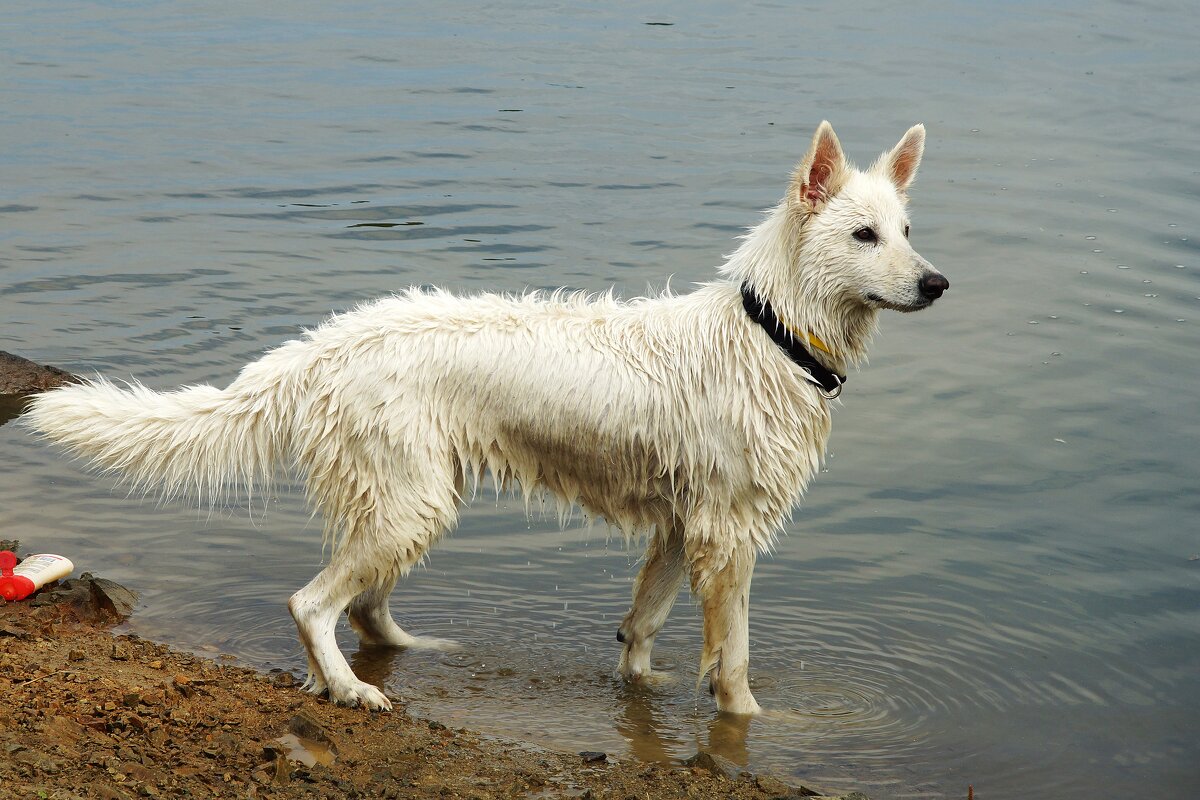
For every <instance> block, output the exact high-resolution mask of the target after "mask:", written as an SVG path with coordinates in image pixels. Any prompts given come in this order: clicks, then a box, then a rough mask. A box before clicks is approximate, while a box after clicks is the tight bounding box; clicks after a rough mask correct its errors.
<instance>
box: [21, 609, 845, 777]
mask: <svg viewBox="0 0 1200 800" xmlns="http://www.w3.org/2000/svg"><path fill="white" fill-rule="evenodd" d="M81 616H84V617H91V616H93V614H92V613H91V612H88V613H84V614H81V613H80V612H79V611H78V610H77V609H76V607H75V606H73V605H71V604H69V603H58V604H52V605H45V606H41V607H34V606H33V605H32V604H31V603H30V602H28V601H25V602H18V603H8V604H0V698H3V702H2V703H0V784H2V785H3V786H4V789H5V794H6V796H8V797H12V798H103V799H104V800H114V799H115V798H134V797H271V798H298V797H347V798H358V797H362V798H367V797H382V798H430V797H451V798H472V799H475V800H489V799H490V798H613V800H626V798H638V800H646V799H647V798H650V799H654V798H684V797H686V798H696V800H708V799H709V798H712V799H713V800H715V798H745V799H746V800H768V799H769V798H782V797H814V796H819V792H817V791H815V790H813V789H809V788H805V787H797V786H789V785H787V784H786V783H784V782H783V781H781V780H778V779H776V778H773V777H771V776H766V775H752V774H750V773H746V772H739V771H738V768H737V767H736V766H734V765H732V764H731V763H729V762H726V761H724V760H722V759H720V758H714V757H711V756H708V755H707V754H699V758H697V759H694V763H693V764H692V765H688V764H684V763H680V764H678V765H660V764H646V763H641V762H636V761H624V760H616V759H613V758H612V757H610V756H608V755H606V754H600V753H584V754H580V753H564V752H554V751H552V750H547V749H544V748H539V747H536V746H534V745H530V744H528V743H523V742H516V741H509V740H504V739H501V738H497V737H490V736H482V735H480V734H477V733H472V732H470V731H467V730H455V729H450V728H447V727H446V726H444V725H442V724H440V723H438V722H437V721H435V720H422V719H416V718H413V717H411V716H409V715H408V713H407V712H406V710H405V705H404V702H403V700H402V699H399V700H397V701H396V708H395V710H394V711H392V712H390V713H369V712H366V711H361V710H356V709H347V708H341V707H338V706H334V705H332V704H330V703H329V702H327V701H326V700H324V699H321V698H317V697H313V696H311V695H309V694H307V693H305V692H302V691H300V689H299V688H298V686H297V685H296V679H295V677H294V676H292V675H290V674H288V673H284V674H282V675H273V676H272V675H265V674H262V673H258V672H254V671H253V670H249V669H246V668H243V667H239V666H234V665H230V664H222V663H217V662H216V661H212V660H208V659H204V658H200V657H197V656H194V655H190V654H186V653H179V652H175V651H172V650H170V649H169V648H168V647H166V646H165V645H161V644H157V643H154V642H149V641H146V640H143V639H139V638H138V637H136V636H129V635H120V634H116V635H114V634H113V632H112V631H111V630H110V629H109V627H108V625H107V624H105V623H104V622H97V621H96V620H90V621H85V620H82V619H80V617H81ZM108 621H109V622H111V621H112V620H111V618H108ZM847 797H848V798H855V800H865V797H864V796H863V795H861V794H857V793H856V794H853V795H849V796H847Z"/></svg>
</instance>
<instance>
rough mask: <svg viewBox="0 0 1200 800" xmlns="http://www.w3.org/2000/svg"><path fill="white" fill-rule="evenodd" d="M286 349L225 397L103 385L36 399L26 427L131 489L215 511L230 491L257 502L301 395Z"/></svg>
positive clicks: (207, 389) (204, 391) (200, 390)
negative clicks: (210, 505)
mask: <svg viewBox="0 0 1200 800" xmlns="http://www.w3.org/2000/svg"><path fill="white" fill-rule="evenodd" d="M294 344H297V345H299V344H300V343H299V342H296V343H294ZM289 349H292V350H294V349H295V348H289V347H288V346H286V345H285V346H284V347H282V348H279V349H278V350H276V351H274V352H273V353H271V354H269V355H267V356H266V357H265V358H263V359H262V360H260V361H257V362H255V363H254V364H251V365H249V366H248V367H246V368H245V369H244V370H243V371H242V374H241V375H240V376H239V377H238V379H237V380H236V381H234V382H233V384H231V385H230V386H229V388H227V389H217V388H214V387H212V386H206V385H200V386H185V387H183V388H182V389H178V390H176V391H173V392H162V393H160V392H155V391H152V390H150V389H147V388H146V387H145V386H142V385H141V384H138V383H131V384H127V385H126V386H124V387H121V386H117V385H115V384H113V383H111V382H110V381H107V380H104V379H102V378H100V379H96V380H93V381H90V382H85V383H81V384H74V385H68V386H64V387H62V388H59V389H55V390H53V391H49V392H45V393H44V394H40V395H37V396H36V397H34V398H33V399H32V400H31V401H30V404H29V407H28V409H27V411H26V413H25V415H24V417H23V420H22V421H23V422H24V423H25V424H26V425H28V426H29V427H31V428H33V429H35V430H37V431H39V432H41V433H42V434H43V435H45V436H46V437H47V438H49V439H51V440H53V441H55V442H58V443H59V444H62V445H64V446H65V447H66V448H67V449H68V450H69V451H70V452H71V453H73V454H74V455H76V456H77V457H79V458H82V459H84V460H86V461H88V462H89V463H90V464H91V465H93V466H95V467H96V468H97V469H99V470H101V471H102V472H105V473H113V474H115V475H117V476H118V478H120V479H121V480H122V481H123V482H126V483H128V484H130V485H131V486H132V488H133V489H134V490H140V491H144V492H149V491H152V490H154V489H155V488H158V489H160V490H161V491H162V493H163V495H164V496H172V495H176V494H180V493H194V494H197V495H199V496H200V497H201V498H202V499H205V500H208V501H210V502H214V503H215V502H218V501H220V500H221V499H222V498H223V497H224V495H225V493H226V492H227V491H228V490H229V489H230V488H237V489H241V490H243V491H245V492H246V494H247V496H248V497H253V496H254V495H255V494H257V493H260V492H264V491H266V490H267V488H268V486H269V484H270V482H271V479H272V477H273V476H274V474H275V468H276V465H278V464H280V463H281V462H283V461H284V459H285V458H287V457H288V456H289V455H290V449H291V448H290V441H291V421H292V420H293V419H294V416H293V414H292V413H291V412H294V408H289V407H288V406H294V405H296V404H297V403H298V401H299V398H300V394H301V391H299V390H300V389H301V387H299V386H298V385H297V384H298V382H299V380H300V379H299V377H298V375H299V374H300V371H298V370H296V369H294V364H293V363H292V362H293V360H294V359H292V358H289V357H288V356H289V355H291V354H289V353H287V352H286V351H288V350H289Z"/></svg>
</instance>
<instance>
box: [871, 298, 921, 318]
mask: <svg viewBox="0 0 1200 800" xmlns="http://www.w3.org/2000/svg"><path fill="white" fill-rule="evenodd" d="M867 300H868V301H869V302H870V303H871V305H873V306H875V307H876V308H882V309H887V310H888V311H899V312H900V313H901V314H908V313H911V312H913V311H920V310H921V309H923V308H929V307H930V306H931V305H933V300H931V299H930V298H928V297H921V298H918V299H917V300H915V301H913V302H911V303H896V302H894V301H892V300H886V299H884V298H882V297H880V296H879V295H877V294H874V293H869V294H867Z"/></svg>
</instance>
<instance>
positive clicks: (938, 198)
mask: <svg viewBox="0 0 1200 800" xmlns="http://www.w3.org/2000/svg"><path fill="white" fill-rule="evenodd" d="M667 23H670V24H667ZM0 36H2V37H3V40H4V43H5V45H4V48H3V51H2V55H0V91H2V92H3V95H4V113H3V115H0V174H2V175H3V176H4V177H3V197H2V198H0V287H2V289H0V291H2V295H0V349H4V350H10V351H14V352H17V353H21V354H23V355H25V356H28V357H30V358H33V359H35V360H38V361H42V362H46V363H53V364H57V365H60V366H63V367H66V368H69V369H72V370H76V371H79V372H84V373H88V372H100V373H103V374H105V375H109V376H113V377H122V376H132V375H136V376H137V377H139V378H140V379H142V380H144V381H146V382H147V383H149V384H150V385H152V386H156V387H161V388H166V387H173V386H176V385H178V384H181V383H187V382H197V381H205V382H213V383H217V384H221V385H224V384H225V383H226V382H228V381H229V380H230V379H231V378H232V377H233V376H234V374H235V373H236V371H237V370H238V368H239V367H240V366H241V365H242V364H243V363H245V362H246V361H248V360H251V359H253V358H255V357H256V355H257V354H259V353H261V352H262V351H263V350H264V349H265V348H267V347H270V346H272V345H274V344H277V343H279V342H282V341H283V340H285V339H287V338H290V337H293V336H295V335H296V334H297V332H298V331H299V330H300V329H301V327H302V326H306V325H313V324H315V323H316V322H318V321H319V320H320V319H321V318H322V317H323V316H324V315H325V314H326V313H327V312H329V311H331V310H334V309H345V308H348V307H350V306H352V305H354V304H355V303H356V302H358V301H360V300H363V299H366V298H371V297H376V296H379V295H381V294H385V293H387V292H390V291H393V290H397V289H400V288H403V287H405V286H408V285H410V284H438V285H441V286H445V287H449V288H452V289H455V290H460V291H476V290H481V289H485V288H495V289H505V290H522V289H525V288H527V287H556V286H560V285H566V286H572V287H581V288H585V289H590V290H600V289H605V288H607V287H609V286H612V285H615V286H616V287H617V288H618V290H619V291H620V292H621V293H622V294H624V295H626V296H629V295H636V294H641V293H644V292H645V291H647V288H648V287H650V288H652V289H655V288H661V287H663V286H664V285H665V284H666V282H667V280H668V278H670V280H671V284H672V286H673V287H675V288H676V289H679V290H682V289H686V287H687V286H688V285H689V284H691V283H693V282H695V281H700V280H705V279H708V278H710V277H712V275H713V267H714V266H715V265H717V264H718V263H720V261H721V256H722V254H723V253H726V252H729V251H730V250H732V248H733V246H734V245H733V237H735V236H736V235H737V234H738V233H739V232H740V230H741V228H742V227H744V226H746V225H750V224H752V223H754V222H755V221H756V220H757V219H758V210H759V209H762V208H765V207H767V206H769V205H771V204H773V203H774V202H775V201H776V200H777V199H778V198H779V197H780V196H781V195H782V192H783V189H784V186H785V183H786V176H787V174H788V173H789V171H790V169H791V167H792V165H793V164H794V162H795V161H796V160H797V159H799V157H800V156H801V155H802V154H803V151H804V149H805V147H806V145H807V143H808V141H809V138H810V137H811V134H812V131H813V129H814V128H815V126H816V125H817V123H818V122H819V121H820V120H821V119H823V118H828V119H830V120H831V121H832V122H833V123H834V126H835V128H836V129H837V130H838V132H839V134H840V136H841V139H842V142H843V144H844V145H845V146H846V148H847V150H848V152H849V153H850V154H851V156H852V157H854V158H855V159H856V160H857V161H858V162H859V163H866V162H869V161H870V160H871V159H872V158H873V157H874V156H875V155H877V154H878V153H879V152H880V151H881V150H883V149H884V148H885V147H890V146H891V145H892V144H894V143H895V141H896V140H897V139H898V138H899V136H900V135H901V134H902V133H903V131H904V130H905V129H906V128H907V127H908V126H909V125H911V124H912V123H914V122H917V121H923V122H924V123H925V124H926V125H927V126H928V129H929V144H928V148H927V150H926V157H925V164H924V166H923V168H922V171H921V174H920V176H919V179H918V183H917V186H916V188H915V190H914V192H913V206H912V211H913V235H912V238H913V241H914V244H915V245H916V247H917V249H918V250H920V251H921V252H922V254H923V255H925V256H926V257H927V258H928V259H929V260H930V261H932V262H933V263H934V264H935V265H937V266H938V267H939V268H941V269H942V270H943V271H944V272H945V273H946V274H947V276H948V277H949V278H950V281H951V284H952V288H951V289H950V291H949V292H948V294H947V296H946V297H945V299H943V300H942V301H941V302H940V303H939V304H938V305H937V306H936V307H935V308H934V309H932V310H931V311H927V312H924V313H921V314H917V315H912V316H905V317H900V316H896V315H891V316H888V317H887V318H885V320H884V325H883V330H882V333H881V335H880V336H879V338H878V340H877V343H876V345H875V347H874V349H873V351H872V363H871V365H870V366H869V367H868V368H866V369H864V370H863V371H862V372H861V373H860V374H856V375H854V376H853V377H852V379H851V381H850V384H849V386H848V387H847V390H846V392H845V394H844V395H843V404H842V407H841V408H840V410H838V411H837V413H836V415H835V422H834V433H833V438H832V443H831V448H830V449H831V452H830V453H829V460H828V465H827V469H826V471H825V472H824V474H822V475H821V476H820V479H819V480H818V481H817V482H816V483H815V484H814V485H813V486H812V487H810V490H809V493H808V497H807V500H806V502H805V504H804V506H803V507H802V509H801V510H800V511H799V512H798V513H797V515H796V517H795V521H794V522H793V523H792V524H791V525H790V526H789V534H790V535H789V536H788V537H787V538H786V539H784V540H783V541H782V542H781V543H780V546H779V549H778V552H777V553H776V554H775V555H774V556H773V557H771V558H765V559H763V560H761V561H760V563H759V567H758V570H757V573H756V575H755V580H754V602H753V606H752V616H751V639H752V661H751V668H752V672H753V675H754V686H755V691H756V694H757V696H758V699H759V700H760V702H762V703H763V705H764V706H765V707H767V708H769V709H771V711H770V713H768V714H766V715H764V716H763V717H761V718H756V719H754V720H753V721H751V722H749V723H748V724H746V725H741V726H739V725H738V724H736V723H733V722H731V721H729V720H726V719H722V718H719V717H717V716H716V715H715V714H714V713H713V710H712V705H711V703H710V701H709V700H708V698H707V697H697V696H696V693H695V691H694V684H695V669H696V663H697V657H698V651H699V620H698V614H697V611H696V609H695V607H694V606H692V605H691V604H690V603H688V602H686V600H685V601H684V602H681V603H680V604H679V605H678V606H677V607H676V610H675V612H674V614H673V617H672V619H671V621H670V622H669V623H668V627H667V628H666V630H665V631H664V634H663V635H662V637H661V639H660V642H661V643H660V645H659V648H658V650H657V651H656V652H657V657H658V661H659V667H660V668H661V669H663V670H664V671H665V672H667V673H668V674H669V676H670V677H671V679H670V680H668V681H666V682H664V683H663V684H662V685H660V686H656V687H653V688H651V689H645V690H631V689H627V688H625V687H623V686H622V685H621V683H620V682H619V681H617V680H616V679H615V678H614V676H613V668H614V667H615V664H616V659H617V655H618V645H617V643H616V642H615V641H614V638H613V635H614V632H615V629H616V625H617V623H618V621H619V620H620V618H621V616H622V615H623V613H624V611H625V608H626V605H627V603H628V599H629V593H630V588H631V581H632V578H633V575H634V574H635V572H636V569H637V556H638V552H637V550H636V549H627V548H626V547H625V546H624V544H623V543H622V542H621V541H619V540H616V539H614V540H611V541H610V540H609V539H608V538H607V537H606V534H605V531H604V530H603V528H601V527H597V528H593V529H591V530H580V529H578V528H570V529H568V530H566V531H562V532H560V531H559V530H558V527H557V525H556V524H555V523H554V521H553V520H533V521H527V520H526V519H525V517H524V514H523V511H522V505H521V503H519V502H511V501H509V500H508V499H506V498H499V499H496V498H494V497H492V496H490V495H489V496H485V497H483V498H481V499H480V500H479V501H477V502H476V504H475V505H474V506H473V507H472V508H471V509H470V510H469V511H468V512H467V513H465V515H464V517H463V520H462V526H461V528H460V530H458V531H457V532H456V533H455V534H454V536H452V537H451V538H449V539H448V540H446V541H445V543H444V544H443V545H442V546H441V547H440V548H439V549H437V550H436V551H435V552H434V554H433V557H432V559H431V560H430V562H429V564H428V566H427V567H426V568H424V569H421V570H419V571H418V572H416V573H414V575H413V576H412V577H411V578H410V579H409V580H408V581H406V582H403V583H402V584H401V586H400V587H399V588H398V590H397V592H396V595H395V596H394V598H393V608H394V609H395V610H396V611H397V613H398V616H399V617H400V619H401V622H402V624H404V625H405V627H406V628H408V629H410V630H413V631H416V632H419V633H425V634H431V635H435V636H447V637H451V638H456V639H458V640H459V641H461V642H463V643H464V644H465V645H466V649H465V650H464V651H463V652H462V653H458V654H452V655H446V654H436V653H427V652H425V653H421V652H412V653H388V652H384V653H378V652H375V653H372V652H364V653H359V654H357V655H355V656H354V665H355V666H356V668H357V669H358V670H359V671H360V673H361V674H363V675H364V677H367V678H370V679H377V680H386V681H387V683H388V684H389V686H390V688H391V690H392V691H394V692H397V693H401V694H403V695H404V696H405V697H407V698H408V699H409V700H410V701H411V703H412V705H411V708H412V709H413V710H414V711H416V712H419V713H422V714H428V715H431V716H434V717H437V718H439V719H442V720H444V721H448V722H451V723H452V724H455V725H463V726H470V727H474V728H478V729H482V730H486V731H494V732H497V733H501V734H507V735H516V736H521V737H526V738H531V739H535V740H537V741H541V742H546V743H549V744H552V745H555V746H558V747H564V748H578V749H592V750H607V751H609V752H610V753H613V754H615V755H620V756H624V757H636V758H642V759H652V760H657V759H671V758H677V757H680V756H687V755H690V754H691V753H693V752H695V750H696V749H697V747H706V748H711V749H713V750H715V751H717V752H719V753H722V754H724V755H726V756H728V757H730V758H733V759H735V760H737V761H739V762H740V763H745V764H747V765H748V766H749V767H750V768H752V769H763V770H771V771H774V772H778V773H781V774H784V775H790V776H793V777H796V778H801V779H803V780H805V781H808V782H810V783H813V784H815V785H818V786H822V787H824V788H828V789H848V788H864V789H866V790H867V791H868V792H869V793H871V794H872V796H873V797H878V798H888V797H895V798H908V797H942V796H951V797H964V796H965V795H966V788H967V784H968V783H971V784H974V785H975V787H976V791H977V794H978V796H979V797H981V798H988V797H990V798H1004V797H1047V798H1048V797H1054V798H1094V797H1099V796H1114V797H1115V796H1122V795H1125V794H1129V795H1130V796H1133V795H1134V794H1137V795H1138V796H1149V797H1161V796H1175V795H1179V794H1182V793H1183V792H1186V791H1187V790H1189V789H1191V790H1195V789H1196V788H1197V787H1198V786H1200V681H1198V676H1200V559H1198V557H1197V556H1198V555H1200V533H1198V528H1197V519H1198V518H1200V514H1198V512H1200V499H1198V496H1197V493H1196V488H1197V487H1196V479H1197V475H1198V474H1200V469H1198V468H1200V413H1198V408H1197V399H1196V398H1197V375H1198V374H1200V364H1198V360H1200V359H1198V356H1197V353H1198V352H1200V348H1197V333H1198V331H1200V249H1198V248H1197V241H1198V240H1197V235H1198V234H1200V231H1197V216H1198V215H1197V210H1198V204H1197V198H1198V195H1200V192H1198V190H1197V186H1198V170H1200V158H1198V151H1197V141H1198V140H1197V133H1196V132H1197V130H1200V102H1197V89H1196V87H1197V86H1198V85H1200V61H1198V60H1197V59H1196V56H1195V43H1196V41H1197V38H1198V37H1200V14H1197V13H1196V10H1195V7H1194V5H1192V4H1189V3H1184V2H1116V1H1114V0H1100V2H1087V3H1084V2H1080V1H1079V0H1067V2H1065V3H1060V4H1053V5H1046V4H1044V3H1025V2H1010V3H994V4H984V3H979V4H956V3H950V2H941V1H939V0H934V2H931V3H925V4H915V7H909V4H896V3H880V2H872V3H857V4H849V5H847V4H839V3H829V2H814V3H806V4H803V6H799V5H793V4H787V3H773V4H772V3H758V4H751V5H744V6H735V5H734V4H728V3H705V2H701V3H683V2H674V3H672V2H668V3H662V4H658V5H656V6H655V7H654V8H653V9H648V8H644V7H643V6H641V5H639V4H632V3H619V2H618V3H606V4H601V5H597V4H577V5H570V4H568V5H562V4H541V3H505V4H481V5H478V6H476V5H473V4H469V3H462V2H457V0H451V1H450V2H445V3H434V4H421V5H419V6H417V5H414V6H411V7H406V6H404V5H403V4H386V3H376V4H363V3H354V2H348V3H316V2H298V3H293V4H289V6H288V9H287V10H286V11H283V10H282V9H280V8H276V7H275V6H268V5H250V4H230V3H207V4H206V3H195V2H174V3H169V4H163V3H127V4H107V3H104V4H69V3H64V4H45V3H32V2H27V1H26V0H16V2H15V4H14V3H11V2H10V3H9V7H8V11H7V12H6V14H5V19H4V21H3V22H0ZM0 448H2V452H3V459H2V462H3V463H2V466H0V534H3V535H5V536H17V537H19V538H21V539H23V540H25V541H26V542H27V544H28V545H29V546H30V547H33V548H36V549H44V550H50V551H57V552H62V553H64V554H67V555H69V556H71V557H72V558H73V559H75V560H76V563H77V564H78V565H79V567H80V569H83V570H92V571H95V572H98V573H100V574H103V575H106V576H108V577H111V578H114V579H117V580H120V581H123V582H127V583H129V584H131V585H133V586H135V587H137V588H138V589H140V590H142V592H143V605H142V606H141V608H140V609H139V611H138V612H137V614H136V615H135V616H134V618H133V620H132V621H131V622H130V623H129V627H130V628H132V629H133V630H135V631H137V632H139V633H141V634H143V635H146V636H150V637H153V638H156V639H159V640H164V641H168V642H171V643H173V644H176V645H180V646H182V647H185V648H191V649H194V650H198V651H201V652H217V651H219V652H223V653H228V654H232V655H235V656H237V657H238V659H240V661H241V662H243V663H247V664H252V665H256V666H260V667H263V668H283V669H294V670H300V671H302V665H303V659H302V654H301V649H300V646H299V644H298V643H297V640H296V638H295V634H294V629H293V626H292V624H291V621H290V619H289V617H288V615H287V612H286V609H285V605H284V604H285V601H286V598H287V597H288V595H289V594H290V593H291V592H292V591H294V590H295V589H296V588H297V587H299V586H300V585H302V584H303V583H304V582H305V581H307V580H308V578H309V577H311V575H312V574H313V573H314V572H315V571H316V569H317V568H318V565H319V562H320V559H321V546H320V523H319V522H315V521H310V520H309V518H308V515H307V513H306V511H305V508H304V506H303V503H302V501H301V500H300V498H299V495H298V493H297V492H296V490H295V487H287V486H285V487H283V488H282V490H281V491H280V492H279V496H278V497H277V498H276V499H274V500H273V501H272V502H270V503H269V504H268V505H267V506H266V507H265V508H258V509H256V510H255V513H254V514H253V516H249V515H247V514H246V513H245V511H244V510H239V509H236V508H234V509H225V510H217V511H216V512H213V513H209V512H208V511H207V510H204V511H196V510H195V509H194V508H189V507H187V506H186V505H184V504H176V503H172V504H170V505H167V506H161V505H159V504H156V503H155V502H154V501H152V500H149V501H139V500H138V499H136V498H127V497H125V495H124V493H123V492H122V491H119V490H118V491H113V490H112V488H111V486H110V484H109V483H107V482H106V481H104V480H95V479H92V478H90V477H88V476H87V475H85V474H84V473H83V472H82V471H81V470H80V469H79V468H78V467H77V466H76V465H74V464H72V463H70V462H69V461H68V460H66V459H65V458H63V457H62V456H61V455H60V454H57V453H54V452H52V451H50V450H47V449H46V448H44V447H43V446H42V445H40V444H39V443H37V442H36V441H34V440H33V439H32V438H31V437H29V436H28V435H27V433H26V432H25V431H24V430H23V429H21V428H19V427H18V426H15V425H8V426H6V427H4V428H3V429H0ZM341 638H342V642H343V646H344V647H346V648H347V649H348V650H350V651H353V649H354V639H353V637H352V636H351V635H350V634H349V631H347V630H343V631H342V636H341Z"/></svg>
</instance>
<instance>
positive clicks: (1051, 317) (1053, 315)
mask: <svg viewBox="0 0 1200 800" xmlns="http://www.w3.org/2000/svg"><path fill="white" fill-rule="evenodd" d="M1050 319H1058V314H1051V315H1050Z"/></svg>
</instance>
